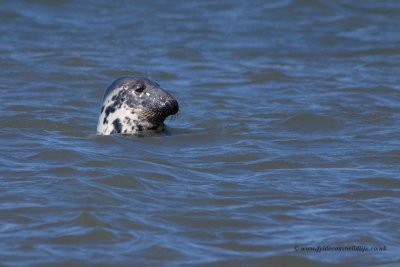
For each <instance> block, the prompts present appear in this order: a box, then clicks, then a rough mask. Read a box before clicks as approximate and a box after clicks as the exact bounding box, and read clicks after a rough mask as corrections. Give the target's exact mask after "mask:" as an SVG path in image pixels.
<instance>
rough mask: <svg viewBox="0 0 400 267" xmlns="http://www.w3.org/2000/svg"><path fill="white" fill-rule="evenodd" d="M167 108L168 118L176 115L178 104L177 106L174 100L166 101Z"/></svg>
mask: <svg viewBox="0 0 400 267" xmlns="http://www.w3.org/2000/svg"><path fill="white" fill-rule="evenodd" d="M167 106H168V109H169V114H168V116H170V115H175V114H176V113H178V111H179V104H178V101H176V99H175V98H172V100H170V101H168V102H167Z"/></svg>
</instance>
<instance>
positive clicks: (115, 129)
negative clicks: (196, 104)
mask: <svg viewBox="0 0 400 267" xmlns="http://www.w3.org/2000/svg"><path fill="white" fill-rule="evenodd" d="M178 110H179V105H178V102H177V101H176V100H175V99H174V98H173V97H172V96H171V95H170V94H169V93H167V92H166V91H164V90H163V89H162V88H161V87H160V85H159V84H158V83H155V82H153V81H151V80H149V79H147V78H144V77H122V78H119V79H117V80H115V81H114V82H113V83H112V84H111V85H110V86H109V87H108V88H107V89H106V91H105V93H104V96H103V103H102V107H101V112H100V116H99V122H98V124H97V134H99V135H110V134H138V133H142V132H145V131H162V130H163V129H164V120H165V119H166V118H167V117H168V116H170V115H174V114H176V113H177V112H178Z"/></svg>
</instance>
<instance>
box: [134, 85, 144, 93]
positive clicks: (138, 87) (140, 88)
mask: <svg viewBox="0 0 400 267" xmlns="http://www.w3.org/2000/svg"><path fill="white" fill-rule="evenodd" d="M133 89H134V90H135V93H138V94H140V93H143V91H144V89H146V85H145V84H144V83H137V84H135V85H134V86H133Z"/></svg>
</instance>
